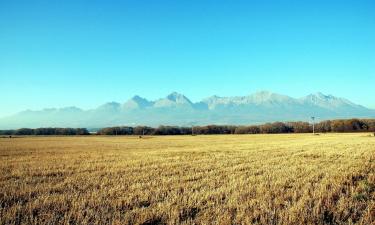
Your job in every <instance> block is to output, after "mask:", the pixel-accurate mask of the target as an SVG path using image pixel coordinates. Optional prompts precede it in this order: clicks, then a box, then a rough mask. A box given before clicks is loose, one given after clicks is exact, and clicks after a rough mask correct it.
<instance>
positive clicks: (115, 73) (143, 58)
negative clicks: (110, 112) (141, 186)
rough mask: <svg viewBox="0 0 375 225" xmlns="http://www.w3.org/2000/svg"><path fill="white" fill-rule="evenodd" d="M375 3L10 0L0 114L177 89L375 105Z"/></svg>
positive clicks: (0, 29)
mask: <svg viewBox="0 0 375 225" xmlns="http://www.w3.org/2000/svg"><path fill="white" fill-rule="evenodd" d="M374 12H375V1H373V0H368V1H364V0H351V1H346V0H332V1H331V0H313V1H299V0H295V1H264V0H259V1H250V0H247V1H239V0H238V1H237V0H234V1H227V0H226V1H219V0H215V1H204V0H189V1H151V0H150V1H142V0H135V1H126V0H125V1H99V0H87V1H79V0H74V1H68V0H64V1H57V0H46V1H30V0H27V1H17V0H15V1H6V0H0V90H1V96H2V97H1V99H0V116H6V115H10V114H13V113H15V112H18V111H21V110H25V109H41V108H46V107H63V106H72V105H74V106H78V107H81V108H83V109H87V108H92V107H96V106H98V105H100V104H103V103H105V102H109V101H118V102H124V101H126V100H127V99H128V98H130V97H132V96H133V95H135V94H138V95H140V96H143V97H146V98H148V99H155V98H158V97H164V96H166V95H167V94H169V93H170V92H172V91H177V92H181V93H183V94H185V95H186V96H187V97H189V98H190V99H192V100H193V101H197V100H200V99H201V98H203V97H208V96H210V95H214V94H216V95H220V96H234V95H247V94H249V93H253V92H255V91H257V90H269V91H272V92H277V93H282V94H286V95H290V96H292V97H302V96H304V95H307V94H309V93H313V92H318V91H320V92H323V93H326V94H333V95H335V96H339V97H345V98H348V99H349V100H352V101H354V102H356V103H360V104H363V105H365V106H367V107H372V108H375V13H374Z"/></svg>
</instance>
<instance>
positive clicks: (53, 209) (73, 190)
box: [0, 133, 375, 224]
mask: <svg viewBox="0 0 375 225" xmlns="http://www.w3.org/2000/svg"><path fill="white" fill-rule="evenodd" d="M0 171H1V173H0V224H77V223H78V224H374V221H375V173H374V172H375V137H370V135H369V134H365V133H356V134H320V135H315V136H313V135H311V134H277V135H206V136H150V137H144V138H138V137H133V136H131V137H129V136H116V137H114V136H112V137H109V136H88V137H19V138H0Z"/></svg>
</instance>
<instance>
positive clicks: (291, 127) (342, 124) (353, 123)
mask: <svg viewBox="0 0 375 225" xmlns="http://www.w3.org/2000/svg"><path fill="white" fill-rule="evenodd" d="M312 129H313V128H312V124H310V123H307V122H286V123H283V122H275V123H266V124H262V125H252V126H228V125H207V126H195V127H177V126H159V127H158V128H153V127H147V126H137V127H126V126H121V127H107V128H103V129H100V130H98V131H97V134H98V135H191V134H194V135H198V134H277V133H310V132H312ZM315 131H316V132H320V133H326V132H375V119H346V120H325V121H322V122H319V123H316V124H315ZM88 134H89V132H88V131H87V129H86V128H37V129H29V128H22V129H18V130H0V135H88Z"/></svg>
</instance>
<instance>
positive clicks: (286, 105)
mask: <svg viewBox="0 0 375 225" xmlns="http://www.w3.org/2000/svg"><path fill="white" fill-rule="evenodd" d="M311 116H315V117H316V118H317V120H324V119H336V118H352V117H358V118H364V117H372V118H373V117H375V110H373V109H369V108H366V107H363V106H361V105H358V104H355V103H352V102H350V101H349V100H347V99H345V98H339V97H335V96H332V95H324V94H322V93H315V94H310V95H308V96H305V97H302V98H292V97H289V96H286V95H281V94H276V93H272V92H268V91H260V92H256V93H254V94H251V95H248V96H237V97H219V96H211V97H208V98H205V99H203V100H202V101H199V102H192V101H190V100H189V99H188V98H187V97H186V96H184V95H183V94H180V93H177V92H173V93H171V94H169V95H168V96H166V97H165V98H160V99H158V100H155V101H150V100H147V99H145V98H142V97H140V96H137V95H136V96H134V97H133V98H131V99H129V100H128V101H126V102H124V103H117V102H109V103H106V104H104V105H101V106H99V107H98V108H96V109H90V110H82V109H80V108H77V107H66V108H57V109H56V108H50V109H44V110H40V111H31V110H26V111H23V112H20V113H18V114H15V115H13V116H10V117H5V118H1V119H0V129H15V128H21V127H29V128H35V127H87V128H100V127H107V126H118V125H128V126H136V125H147V126H159V125H178V126H192V125H206V124H233V125H240V124H243V125H248V124H259V123H265V122H273V121H308V120H309V119H310V117H311Z"/></svg>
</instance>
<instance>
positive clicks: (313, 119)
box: [311, 116, 315, 135]
mask: <svg viewBox="0 0 375 225" xmlns="http://www.w3.org/2000/svg"><path fill="white" fill-rule="evenodd" d="M311 119H312V125H313V135H315V117H314V116H312V117H311Z"/></svg>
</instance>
